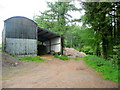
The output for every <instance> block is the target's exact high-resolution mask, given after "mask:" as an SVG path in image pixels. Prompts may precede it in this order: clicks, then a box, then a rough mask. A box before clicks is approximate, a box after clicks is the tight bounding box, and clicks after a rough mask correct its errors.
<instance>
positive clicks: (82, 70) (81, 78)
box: [2, 56, 118, 88]
mask: <svg viewBox="0 0 120 90" xmlns="http://www.w3.org/2000/svg"><path fill="white" fill-rule="evenodd" d="M43 58H44V59H46V60H47V63H35V62H29V63H27V64H23V65H20V66H17V67H15V68H10V69H7V70H6V71H3V83H2V85H3V88H115V87H116V88H117V87H118V85H117V83H113V82H111V81H106V80H103V79H102V77H101V76H100V75H98V73H97V72H96V71H94V70H92V69H91V68H89V67H88V66H86V65H85V63H84V62H83V61H82V60H80V61H73V60H69V61H62V60H59V59H56V58H54V57H52V56H45V57H44V56H43Z"/></svg>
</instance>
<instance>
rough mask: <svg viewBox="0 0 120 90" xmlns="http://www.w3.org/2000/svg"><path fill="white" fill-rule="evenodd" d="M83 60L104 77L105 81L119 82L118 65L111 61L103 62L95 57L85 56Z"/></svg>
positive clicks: (103, 60)
mask: <svg viewBox="0 0 120 90" xmlns="http://www.w3.org/2000/svg"><path fill="white" fill-rule="evenodd" d="M83 60H84V61H85V62H86V64H87V65H88V66H91V67H92V68H94V69H95V70H97V71H98V72H100V74H101V75H102V76H103V77H104V79H105V80H111V81H114V82H120V81H119V80H118V65H117V64H114V63H113V62H112V61H109V60H105V59H103V58H100V57H97V56H85V57H84V58H83Z"/></svg>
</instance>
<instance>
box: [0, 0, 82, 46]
mask: <svg viewBox="0 0 120 90" xmlns="http://www.w3.org/2000/svg"><path fill="white" fill-rule="evenodd" d="M53 1H55V0H0V44H1V43H2V30H3V26H4V20H6V19H7V18H10V17H13V16H24V17H27V18H30V19H33V16H34V15H38V14H39V12H43V11H45V10H46V9H48V7H47V4H46V2H53ZM74 4H75V5H76V6H77V7H80V6H79V3H78V2H77V1H75V2H74ZM71 15H72V16H73V17H75V18H79V16H80V13H79V12H74V13H73V12H72V13H71Z"/></svg>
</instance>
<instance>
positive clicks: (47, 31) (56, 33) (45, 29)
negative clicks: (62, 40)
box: [38, 26, 61, 37]
mask: <svg viewBox="0 0 120 90" xmlns="http://www.w3.org/2000/svg"><path fill="white" fill-rule="evenodd" d="M38 28H40V29H43V30H45V31H47V32H50V33H52V34H54V35H56V36H59V37H61V36H60V35H58V34H57V33H55V32H52V31H50V30H48V29H46V28H43V27H40V26H38Z"/></svg>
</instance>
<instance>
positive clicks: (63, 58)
mask: <svg viewBox="0 0 120 90" xmlns="http://www.w3.org/2000/svg"><path fill="white" fill-rule="evenodd" d="M54 57H55V58H59V59H61V60H63V61H67V60H69V58H68V57H67V56H63V55H61V56H60V55H54Z"/></svg>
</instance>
